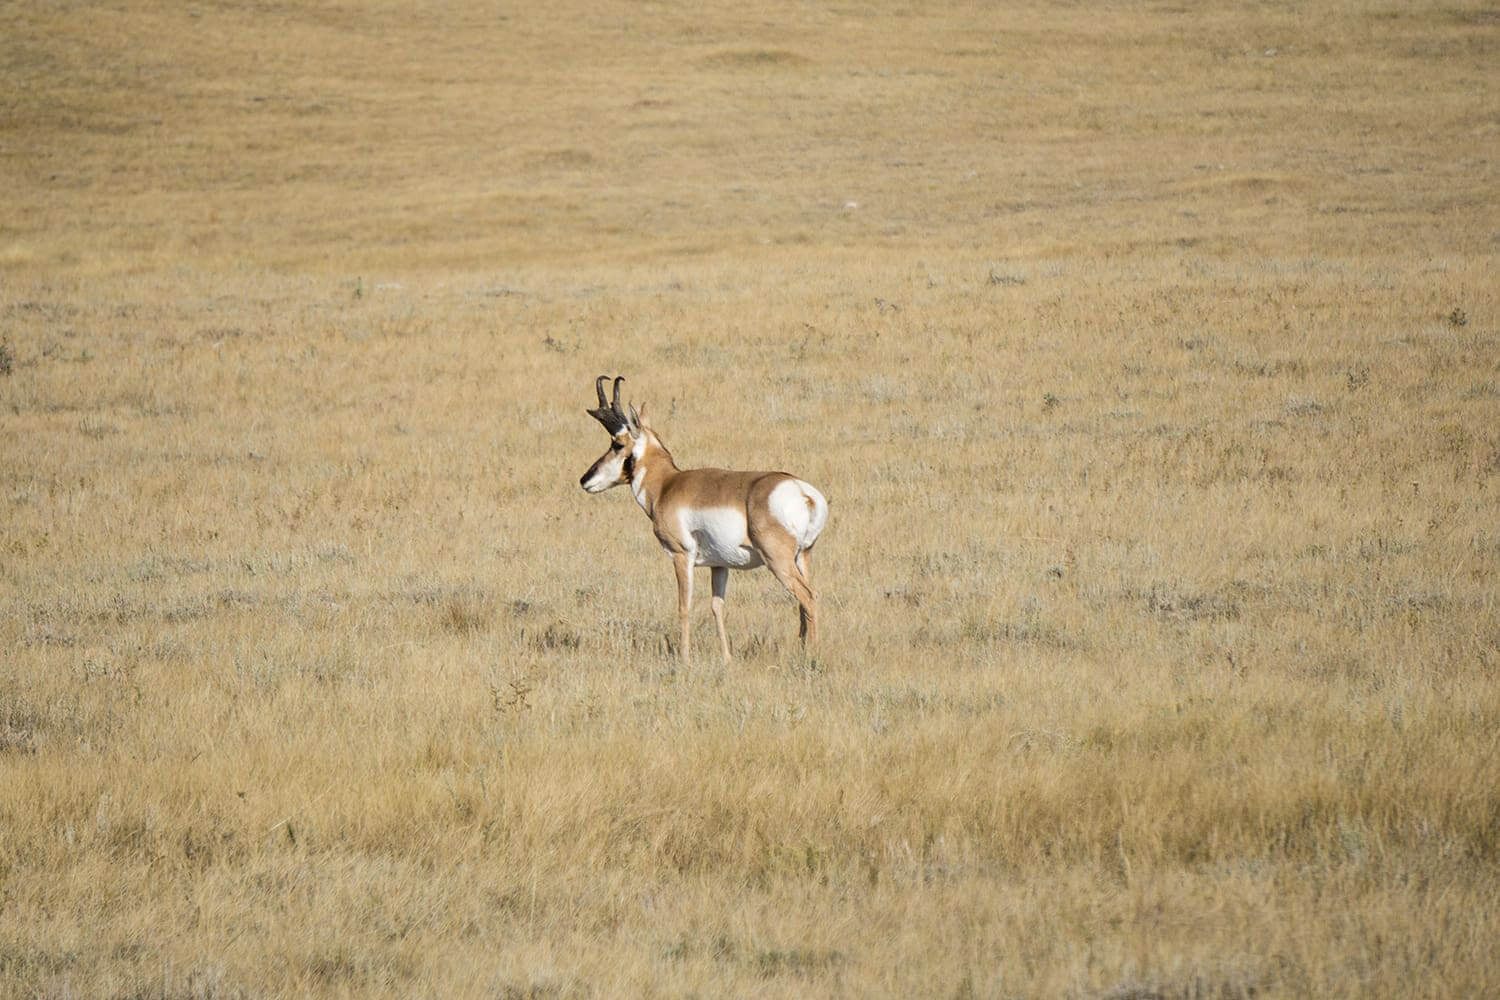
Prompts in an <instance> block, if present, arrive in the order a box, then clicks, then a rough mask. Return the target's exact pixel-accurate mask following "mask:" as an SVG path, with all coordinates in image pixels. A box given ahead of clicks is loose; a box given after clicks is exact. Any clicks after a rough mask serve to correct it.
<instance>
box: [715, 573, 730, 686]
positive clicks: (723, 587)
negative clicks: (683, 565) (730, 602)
mask: <svg viewBox="0 0 1500 1000" xmlns="http://www.w3.org/2000/svg"><path fill="white" fill-rule="evenodd" d="M713 586H714V600H713V609H714V624H715V625H717V626H719V648H720V649H721V650H723V652H724V662H725V663H728V662H729V637H728V636H727V635H725V634H724V595H725V594H727V593H728V592H729V567H728V566H715V567H714V568H713Z"/></svg>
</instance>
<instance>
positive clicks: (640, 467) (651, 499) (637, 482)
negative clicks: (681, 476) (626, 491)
mask: <svg viewBox="0 0 1500 1000" xmlns="http://www.w3.org/2000/svg"><path fill="white" fill-rule="evenodd" d="M633 464H634V468H633V469H632V470H631V473H630V492H631V493H632V494H634V496H635V502H636V503H638V504H640V505H641V510H643V511H645V512H646V516H647V517H650V518H653V519H654V518H655V517H656V498H657V497H659V496H661V491H662V489H663V488H665V486H666V485H667V480H669V479H671V478H672V477H673V476H675V475H677V473H678V472H679V471H681V470H679V469H678V468H677V463H676V462H674V461H672V453H671V452H669V451H667V449H666V447H665V446H664V445H662V443H661V441H660V440H659V439H658V438H657V437H656V435H655V434H652V435H651V436H650V437H648V438H647V439H646V450H645V452H644V453H643V454H642V455H641V457H640V458H638V459H636V460H635V461H634V463H633Z"/></svg>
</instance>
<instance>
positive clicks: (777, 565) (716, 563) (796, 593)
mask: <svg viewBox="0 0 1500 1000" xmlns="http://www.w3.org/2000/svg"><path fill="white" fill-rule="evenodd" d="M608 380H609V376H608V375H600V376H599V378H598V380H597V381H596V382H595V383H594V391H595V392H597V393H598V394H599V408H598V409H596V410H589V411H587V412H588V414H589V416H591V417H593V418H594V419H595V420H597V421H599V422H600V423H601V424H603V425H604V429H605V430H607V431H609V436H610V438H611V441H610V446H609V450H608V451H606V452H605V453H604V454H603V455H600V456H599V460H598V461H596V462H595V463H594V464H593V465H591V466H589V470H588V471H587V472H585V473H584V474H583V476H582V477H581V478H580V479H579V480H578V483H579V485H580V486H582V487H583V488H584V489H585V490H587V491H589V492H590V493H603V492H604V491H605V490H607V489H609V488H610V487H612V486H619V485H621V484H623V483H629V484H630V492H631V493H633V494H635V500H636V503H638V504H640V505H641V509H642V510H644V511H645V512H646V516H647V517H649V518H650V519H651V528H652V530H654V531H655V532H656V540H657V541H659V542H661V547H662V548H663V549H665V550H666V551H667V554H668V555H670V556H671V557H672V567H673V569H675V570H676V571H677V618H678V625H679V627H680V628H681V634H682V639H681V642H679V643H678V646H677V653H678V656H679V657H680V658H681V659H682V660H683V661H684V662H686V661H687V659H688V610H689V608H690V607H691V605H692V603H693V567H694V566H709V567H711V568H712V584H713V602H712V607H713V613H714V624H715V625H716V626H718V629H719V647H720V649H721V650H722V652H723V653H724V661H725V662H726V663H727V662H729V639H728V638H727V637H726V636H725V635H724V594H725V593H726V592H727V591H728V589H729V571H730V570H732V569H754V568H755V567H756V566H759V565H761V564H765V565H766V566H768V567H769V568H770V570H771V572H772V574H774V575H775V577H776V579H777V580H779V581H781V585H782V586H783V587H785V588H786V589H787V590H789V591H791V592H792V596H793V597H795V598H796V599H797V604H798V605H799V607H800V609H801V617H802V628H801V635H802V644H803V645H804V646H810V645H812V644H813V643H814V642H815V641H816V640H817V637H818V598H817V596H816V595H815V594H814V593H813V590H812V583H811V581H810V579H809V577H808V555H809V553H811V552H812V547H813V543H815V542H816V541H817V540H818V535H819V533H821V532H822V530H823V525H824V524H826V523H827V522H828V501H827V500H825V499H823V494H821V493H819V492H818V491H817V489H816V488H815V487H813V486H812V485H811V484H810V483H805V482H803V481H802V480H800V479H797V478H796V477H794V476H789V475H787V474H786V473H785V472H736V471H733V470H731V469H679V468H677V463H676V462H674V461H672V453H671V452H669V451H667V447H666V445H664V444H662V442H661V438H659V437H657V435H656V432H655V431H654V430H652V428H651V424H650V423H649V421H647V419H646V415H645V407H644V406H643V407H642V408H641V410H640V411H637V410H636V408H635V407H634V406H631V407H629V408H628V409H627V408H622V407H621V406H620V383H621V382H623V381H625V380H624V379H623V378H617V379H615V391H614V400H613V401H606V400H605V398H604V383H605V382H606V381H608Z"/></svg>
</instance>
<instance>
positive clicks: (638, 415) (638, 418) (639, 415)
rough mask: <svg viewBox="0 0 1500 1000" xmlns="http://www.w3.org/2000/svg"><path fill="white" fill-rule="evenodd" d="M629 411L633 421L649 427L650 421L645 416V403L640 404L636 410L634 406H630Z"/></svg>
mask: <svg viewBox="0 0 1500 1000" xmlns="http://www.w3.org/2000/svg"><path fill="white" fill-rule="evenodd" d="M630 412H631V414H632V415H633V416H634V417H635V422H636V423H637V424H638V425H640V426H641V427H646V428H650V426H651V421H650V420H649V419H648V418H647V416H646V404H645V403H642V404H641V408H640V410H638V411H637V410H636V408H635V407H633V406H632V407H631V408H630Z"/></svg>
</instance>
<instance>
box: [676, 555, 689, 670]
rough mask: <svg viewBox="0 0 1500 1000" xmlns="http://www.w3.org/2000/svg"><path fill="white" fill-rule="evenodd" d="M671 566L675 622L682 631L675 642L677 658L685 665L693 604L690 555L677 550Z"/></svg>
mask: <svg viewBox="0 0 1500 1000" xmlns="http://www.w3.org/2000/svg"><path fill="white" fill-rule="evenodd" d="M672 568H673V569H674V570H676V571H677V624H678V627H679V628H680V630H681V633H682V639H681V641H680V642H679V643H678V644H677V658H678V660H680V661H681V662H682V664H683V665H684V666H686V665H687V662H688V641H689V640H688V636H689V632H690V629H689V622H688V611H689V610H690V609H691V608H692V606H693V557H692V555H691V554H690V553H687V552H679V553H677V554H675V555H673V556H672Z"/></svg>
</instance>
